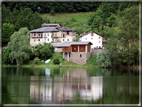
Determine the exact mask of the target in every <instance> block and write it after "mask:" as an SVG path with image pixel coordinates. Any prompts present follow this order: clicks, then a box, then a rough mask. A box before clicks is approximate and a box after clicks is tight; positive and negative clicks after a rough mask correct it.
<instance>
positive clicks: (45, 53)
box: [41, 43, 53, 60]
mask: <svg viewBox="0 0 142 107" xmlns="http://www.w3.org/2000/svg"><path fill="white" fill-rule="evenodd" d="M51 47H52V45H51V44H50V43H44V46H43V48H42V50H41V54H42V56H44V57H45V60H46V59H48V58H50V57H51V56H52V55H53V52H52V50H51Z"/></svg>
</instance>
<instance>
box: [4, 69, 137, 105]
mask: <svg viewBox="0 0 142 107" xmlns="http://www.w3.org/2000/svg"><path fill="white" fill-rule="evenodd" d="M2 70H3V71H2V75H3V77H2V103H3V104H139V71H133V70H123V69H102V68H22V67H3V69H2Z"/></svg>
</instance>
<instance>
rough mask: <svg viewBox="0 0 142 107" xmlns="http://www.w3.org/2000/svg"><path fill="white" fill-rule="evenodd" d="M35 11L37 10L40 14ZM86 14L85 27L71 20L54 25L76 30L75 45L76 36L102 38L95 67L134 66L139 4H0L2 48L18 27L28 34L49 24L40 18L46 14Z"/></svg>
mask: <svg viewBox="0 0 142 107" xmlns="http://www.w3.org/2000/svg"><path fill="white" fill-rule="evenodd" d="M38 7H40V14H39V11H38ZM90 11H91V12H92V14H91V15H90V16H89V18H88V19H87V23H84V25H85V26H83V23H81V22H80V21H78V20H77V19H75V18H72V19H71V20H70V21H67V22H64V23H63V22H56V21H55V23H61V24H62V25H63V26H65V27H71V28H73V29H75V30H77V35H76V37H77V39H76V40H75V41H78V38H79V35H80V33H84V32H89V31H95V32H97V33H100V34H102V35H104V37H105V39H107V45H106V46H105V50H104V51H102V52H101V53H99V54H98V56H97V58H98V59H97V62H98V64H99V66H102V67H108V66H118V65H138V62H139V50H138V47H139V34H138V32H139V3H130V2H127V3H120V2H116V3H111V2H109V3H107V2H103V3H101V2H99V3H97V2H71V3H70V2H67V3H66V2H63V3H62V2H53V3H51V2H46V3H45V2H40V3H37V2H31V3H24V2H23V3H22V2H11V3H9V2H3V4H2V24H3V25H2V45H3V46H4V45H8V42H9V41H10V42H11V41H12V37H11V36H12V34H13V33H14V32H16V31H18V32H20V30H19V29H20V28H22V27H27V28H28V30H32V29H36V28H39V27H41V24H42V23H44V22H46V23H53V22H51V21H50V20H49V19H48V18H47V17H46V18H45V17H42V14H46V13H50V14H51V15H52V16H53V17H56V14H57V13H60V14H62V13H66V12H90ZM54 15H55V16H54ZM28 30H26V31H25V32H27V31H28ZM21 31H23V30H21ZM13 35H14V34H13ZM9 48H10V47H9ZM9 50H10V49H9ZM9 50H7V51H4V52H7V54H6V55H7V56H9V54H8V52H10V51H12V50H10V51H9ZM106 56H107V57H106ZM7 60H9V59H7ZM102 62H103V63H102Z"/></svg>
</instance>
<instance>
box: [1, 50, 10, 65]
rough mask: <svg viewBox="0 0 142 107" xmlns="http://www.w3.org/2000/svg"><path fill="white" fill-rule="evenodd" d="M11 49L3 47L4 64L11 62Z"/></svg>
mask: <svg viewBox="0 0 142 107" xmlns="http://www.w3.org/2000/svg"><path fill="white" fill-rule="evenodd" d="M10 52H11V51H10V49H9V48H3V50H2V54H3V55H2V61H3V63H4V64H9V63H11V61H10V59H9V54H10Z"/></svg>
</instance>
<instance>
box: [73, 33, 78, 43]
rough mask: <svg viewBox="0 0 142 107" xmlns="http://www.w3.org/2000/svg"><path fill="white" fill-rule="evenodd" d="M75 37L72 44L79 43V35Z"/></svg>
mask: <svg viewBox="0 0 142 107" xmlns="http://www.w3.org/2000/svg"><path fill="white" fill-rule="evenodd" d="M75 37H76V38H75V39H74V40H73V41H74V42H76V41H79V35H78V34H76V35H75Z"/></svg>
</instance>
